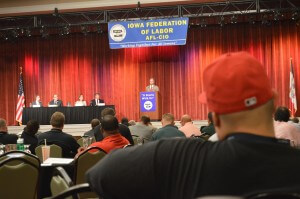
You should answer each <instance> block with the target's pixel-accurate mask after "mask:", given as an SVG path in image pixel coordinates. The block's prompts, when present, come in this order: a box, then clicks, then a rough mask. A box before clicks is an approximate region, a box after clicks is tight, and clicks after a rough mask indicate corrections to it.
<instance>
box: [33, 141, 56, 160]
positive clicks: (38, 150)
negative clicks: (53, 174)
mask: <svg viewBox="0 0 300 199" xmlns="http://www.w3.org/2000/svg"><path fill="white" fill-rule="evenodd" d="M42 146H43V145H39V146H37V147H36V148H35V154H36V155H37V156H38V157H39V159H40V161H41V162H42V161H43V154H42ZM49 146H50V155H49V157H51V158H61V157H62V149H61V147H60V146H57V145H56V144H51V145H49Z"/></svg>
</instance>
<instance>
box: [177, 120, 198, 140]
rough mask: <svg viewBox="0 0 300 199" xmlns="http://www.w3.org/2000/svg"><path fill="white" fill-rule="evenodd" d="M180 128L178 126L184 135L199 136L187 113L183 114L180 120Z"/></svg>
mask: <svg viewBox="0 0 300 199" xmlns="http://www.w3.org/2000/svg"><path fill="white" fill-rule="evenodd" d="M180 124H181V128H179V130H180V131H182V132H183V133H184V134H185V136H186V137H191V136H192V135H194V136H199V135H200V134H201V133H200V130H199V128H197V127H196V126H195V125H194V124H193V122H192V118H191V116H189V115H183V116H182V117H181V120H180Z"/></svg>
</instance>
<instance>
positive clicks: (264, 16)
mask: <svg viewBox="0 0 300 199" xmlns="http://www.w3.org/2000/svg"><path fill="white" fill-rule="evenodd" d="M261 24H262V25H271V22H270V21H269V18H268V15H266V14H265V15H263V17H262V21H261Z"/></svg>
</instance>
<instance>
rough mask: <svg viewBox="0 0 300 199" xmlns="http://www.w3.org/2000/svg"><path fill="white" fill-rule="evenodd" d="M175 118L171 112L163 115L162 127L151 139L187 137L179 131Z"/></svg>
mask: <svg viewBox="0 0 300 199" xmlns="http://www.w3.org/2000/svg"><path fill="white" fill-rule="evenodd" d="M174 121H175V119H174V116H173V115H172V114H171V113H166V114H164V115H163V116H162V120H161V123H162V128H160V129H158V130H157V131H156V132H155V133H153V135H152V137H151V140H153V141H154V140H159V139H162V138H174V137H185V135H184V133H183V132H181V131H179V130H178V128H177V127H176V126H175V122H174Z"/></svg>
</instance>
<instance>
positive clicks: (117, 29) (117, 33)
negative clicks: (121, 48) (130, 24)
mask: <svg viewBox="0 0 300 199" xmlns="http://www.w3.org/2000/svg"><path fill="white" fill-rule="evenodd" d="M109 35H110V38H112V40H114V41H122V40H123V39H125V37H126V29H125V27H124V26H123V25H121V24H116V25H114V26H113V27H111V29H110V32H109Z"/></svg>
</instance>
